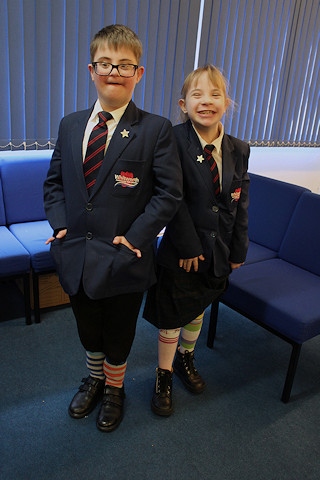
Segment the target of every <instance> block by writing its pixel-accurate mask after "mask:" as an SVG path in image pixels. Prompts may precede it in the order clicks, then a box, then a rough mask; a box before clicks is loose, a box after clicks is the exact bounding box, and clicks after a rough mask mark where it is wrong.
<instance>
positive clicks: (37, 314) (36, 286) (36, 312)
mask: <svg viewBox="0 0 320 480" xmlns="http://www.w3.org/2000/svg"><path fill="white" fill-rule="evenodd" d="M32 286H33V310H34V320H35V322H36V323H40V299H39V275H38V274H37V273H36V272H33V273H32Z"/></svg>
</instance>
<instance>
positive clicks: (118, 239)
mask: <svg viewBox="0 0 320 480" xmlns="http://www.w3.org/2000/svg"><path fill="white" fill-rule="evenodd" d="M112 243H113V244H114V245H119V243H122V245H125V246H126V247H127V248H129V250H132V251H133V252H134V253H135V254H136V255H137V257H138V258H141V257H142V254H141V251H140V250H139V249H138V248H135V247H134V246H133V245H131V243H129V242H128V240H127V239H126V237H124V236H122V235H118V236H116V237H114V239H113V241H112Z"/></svg>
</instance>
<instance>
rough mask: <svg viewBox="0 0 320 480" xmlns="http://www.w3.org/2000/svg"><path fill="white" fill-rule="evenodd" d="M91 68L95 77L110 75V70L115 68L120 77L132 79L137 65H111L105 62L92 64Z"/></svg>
mask: <svg viewBox="0 0 320 480" xmlns="http://www.w3.org/2000/svg"><path fill="white" fill-rule="evenodd" d="M92 66H93V68H94V71H95V72H96V74H97V75H110V73H111V72H112V70H113V69H114V68H116V69H117V70H118V73H119V75H120V77H127V78H129V77H133V76H134V74H135V73H136V70H137V68H138V65H133V64H131V63H122V64H120V65H113V64H112V63H107V62H92Z"/></svg>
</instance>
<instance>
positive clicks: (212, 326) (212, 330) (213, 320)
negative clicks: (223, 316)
mask: <svg viewBox="0 0 320 480" xmlns="http://www.w3.org/2000/svg"><path fill="white" fill-rule="evenodd" d="M218 313H219V299H216V300H214V302H212V304H211V311H210V322H209V329H208V336H207V347H209V348H213V342H214V339H215V336H216V331H217V322H218Z"/></svg>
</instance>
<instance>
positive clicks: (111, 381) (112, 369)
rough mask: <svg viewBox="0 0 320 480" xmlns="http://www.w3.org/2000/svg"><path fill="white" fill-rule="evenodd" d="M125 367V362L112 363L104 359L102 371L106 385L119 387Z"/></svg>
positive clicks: (122, 380)
mask: <svg viewBox="0 0 320 480" xmlns="http://www.w3.org/2000/svg"><path fill="white" fill-rule="evenodd" d="M126 369H127V362H125V363H122V364H121V365H112V364H111V363H108V362H107V360H106V359H105V360H104V363H103V371H104V374H105V376H106V385H110V387H117V388H121V387H122V386H123V382H124V376H125V373H126Z"/></svg>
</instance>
